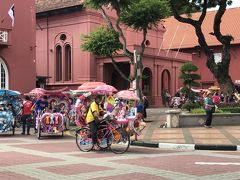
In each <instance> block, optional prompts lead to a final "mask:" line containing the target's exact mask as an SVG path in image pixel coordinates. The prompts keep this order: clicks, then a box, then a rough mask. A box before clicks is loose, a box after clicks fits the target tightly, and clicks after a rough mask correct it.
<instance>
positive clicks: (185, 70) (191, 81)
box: [179, 62, 201, 102]
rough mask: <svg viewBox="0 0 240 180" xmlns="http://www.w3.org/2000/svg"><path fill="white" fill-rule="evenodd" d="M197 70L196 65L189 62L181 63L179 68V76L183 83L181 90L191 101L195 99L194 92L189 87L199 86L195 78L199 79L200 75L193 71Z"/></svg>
mask: <svg viewBox="0 0 240 180" xmlns="http://www.w3.org/2000/svg"><path fill="white" fill-rule="evenodd" d="M197 70H198V67H197V66H195V65H193V64H192V63H191V62H188V63H185V64H183V65H182V66H181V68H180V71H181V74H180V76H179V78H180V79H182V80H183V84H184V87H183V88H182V89H181V91H182V92H183V93H185V94H186V95H187V96H188V99H189V100H190V101H191V102H193V101H194V99H195V93H194V92H193V91H192V90H191V88H192V87H199V86H200V84H199V83H198V82H197V80H200V79H201V76H200V75H199V74H196V73H195V72H196V71H197Z"/></svg>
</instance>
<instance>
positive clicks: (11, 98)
mask: <svg viewBox="0 0 240 180" xmlns="http://www.w3.org/2000/svg"><path fill="white" fill-rule="evenodd" d="M20 111H21V98H20V93H19V92H18V91H12V90H4V89H1V90H0V133H4V132H8V131H12V134H13V135H14V134H15V126H16V120H15V117H16V115H17V114H19V113H20Z"/></svg>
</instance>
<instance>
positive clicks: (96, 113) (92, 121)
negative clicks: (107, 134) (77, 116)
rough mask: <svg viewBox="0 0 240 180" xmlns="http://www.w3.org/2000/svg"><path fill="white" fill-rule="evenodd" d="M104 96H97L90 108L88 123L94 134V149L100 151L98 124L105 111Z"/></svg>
mask: <svg viewBox="0 0 240 180" xmlns="http://www.w3.org/2000/svg"><path fill="white" fill-rule="evenodd" d="M101 101H102V96H100V95H97V96H96V98H95V101H93V102H92V103H91V105H90V107H89V110H88V113H87V117H86V121H87V124H89V127H90V131H91V133H92V142H93V144H94V146H93V149H94V150H99V149H100V148H99V146H98V145H97V124H98V123H99V121H100V119H101V116H102V114H103V109H102V107H101Z"/></svg>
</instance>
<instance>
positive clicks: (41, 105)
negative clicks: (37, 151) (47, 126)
mask: <svg viewBox="0 0 240 180" xmlns="http://www.w3.org/2000/svg"><path fill="white" fill-rule="evenodd" d="M33 108H34V110H35V133H37V126H38V122H37V120H36V117H37V115H38V113H41V112H42V111H43V110H44V109H46V108H48V101H47V96H42V97H41V98H40V99H38V100H37V101H36V102H35V104H34V105H33Z"/></svg>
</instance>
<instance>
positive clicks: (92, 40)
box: [81, 27, 122, 56]
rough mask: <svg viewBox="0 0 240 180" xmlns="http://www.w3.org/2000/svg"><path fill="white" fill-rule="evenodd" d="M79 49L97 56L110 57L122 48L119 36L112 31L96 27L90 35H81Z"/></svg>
mask: <svg viewBox="0 0 240 180" xmlns="http://www.w3.org/2000/svg"><path fill="white" fill-rule="evenodd" d="M82 39H83V41H84V42H86V43H83V44H82V45H81V48H82V49H83V50H84V51H89V52H92V53H93V54H94V55H97V56H111V55H112V54H113V53H116V52H117V51H118V50H120V49H121V48H122V44H121V43H120V42H119V34H118V33H117V32H116V31H114V30H113V29H109V28H106V27H98V28H97V29H96V30H95V31H93V32H91V33H90V35H83V37H82Z"/></svg>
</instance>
